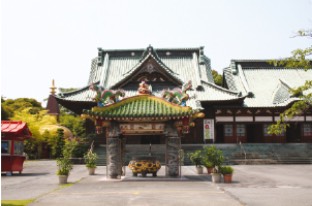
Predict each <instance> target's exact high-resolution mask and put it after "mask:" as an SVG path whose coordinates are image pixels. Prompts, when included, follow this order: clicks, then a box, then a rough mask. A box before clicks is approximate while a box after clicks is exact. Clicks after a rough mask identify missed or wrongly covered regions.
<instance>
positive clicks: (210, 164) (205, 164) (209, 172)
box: [203, 159, 213, 174]
mask: <svg viewBox="0 0 312 206" xmlns="http://www.w3.org/2000/svg"><path fill="white" fill-rule="evenodd" d="M203 163H204V166H205V167H206V168H207V173H208V174H211V173H212V170H213V164H212V163H211V162H210V161H209V160H207V159H204V160H203Z"/></svg>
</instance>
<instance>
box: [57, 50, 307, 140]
mask: <svg viewBox="0 0 312 206" xmlns="http://www.w3.org/2000/svg"><path fill="white" fill-rule="evenodd" d="M307 80H312V70H307V71H305V70H304V69H291V68H290V69H289V68H283V67H275V66H273V65H272V64H270V63H268V60H232V61H231V64H230V66H229V67H227V68H225V69H224V70H223V85H222V86H218V85H216V84H215V82H214V79H213V76H212V70H211V64H210V59H209V58H208V57H207V56H206V55H205V54H204V48H203V47H199V48H178V49H177V48H168V49H156V48H153V47H152V46H148V47H147V48H146V49H127V50H104V49H101V48H99V49H98V55H97V57H95V58H94V59H92V63H91V71H90V75H89V79H88V81H87V82H86V84H85V85H82V86H84V87H82V88H81V89H78V90H76V91H74V92H70V93H61V94H57V95H54V97H55V98H56V100H57V102H58V103H59V104H61V105H63V106H64V107H66V108H68V109H69V110H71V111H73V112H75V113H77V114H83V116H87V117H89V119H91V120H93V121H90V120H89V121H88V131H89V132H90V133H92V132H93V133H95V132H97V133H98V134H99V135H98V138H99V139H101V140H102V141H103V143H105V142H106V140H105V139H106V138H108V136H112V135H113V133H114V132H115V133H116V132H119V133H121V134H122V135H123V136H125V137H127V138H126V139H127V140H126V141H127V144H150V143H153V144H164V143H165V142H166V141H167V140H166V138H165V135H164V134H165V133H168V131H171V130H170V128H169V129H166V127H167V126H166V125H167V124H171V123H172V124H174V126H173V127H175V128H176V129H177V133H178V136H179V137H181V143H182V144H202V143H211V142H214V143H239V142H242V143H289V142H312V111H311V109H309V110H307V111H303V113H302V114H301V115H300V116H296V117H294V118H293V119H289V120H288V123H289V125H290V126H289V127H288V128H287V130H286V132H285V133H283V134H281V135H278V136H276V135H270V134H268V132H267V129H268V126H269V125H270V124H272V123H274V122H276V121H277V120H278V119H279V118H280V117H279V114H280V113H281V112H283V111H285V109H287V108H289V107H290V106H291V105H292V104H293V103H294V102H296V101H298V100H299V98H298V97H296V96H293V95H292V94H291V93H290V91H289V90H290V88H294V87H298V86H302V85H303V84H304V82H305V81H307ZM116 122H118V128H116V127H115V128H114V129H113V130H112V129H111V127H110V126H109V125H112V124H115V123H116ZM94 123H95V124H94ZM169 133H170V132H169ZM113 136H114V135H113Z"/></svg>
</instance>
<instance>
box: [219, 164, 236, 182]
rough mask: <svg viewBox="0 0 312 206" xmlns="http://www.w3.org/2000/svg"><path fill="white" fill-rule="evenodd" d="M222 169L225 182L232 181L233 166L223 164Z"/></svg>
mask: <svg viewBox="0 0 312 206" xmlns="http://www.w3.org/2000/svg"><path fill="white" fill-rule="evenodd" d="M220 171H221V173H222V175H223V180H224V183H232V176H233V172H234V169H233V167H231V166H222V167H220Z"/></svg>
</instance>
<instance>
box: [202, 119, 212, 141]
mask: <svg viewBox="0 0 312 206" xmlns="http://www.w3.org/2000/svg"><path fill="white" fill-rule="evenodd" d="M207 139H212V140H214V119H204V140H207Z"/></svg>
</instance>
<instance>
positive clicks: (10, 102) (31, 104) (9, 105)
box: [1, 97, 43, 120]
mask: <svg viewBox="0 0 312 206" xmlns="http://www.w3.org/2000/svg"><path fill="white" fill-rule="evenodd" d="M26 108H30V109H29V110H28V112H29V113H30V114H38V113H39V111H41V110H43V108H42V106H41V103H40V102H38V101H37V100H35V99H31V98H17V99H7V100H5V99H4V98H3V97H1V115H2V114H3V115H4V117H1V119H3V120H4V119H9V118H11V117H13V116H14V112H17V111H22V110H24V109H26Z"/></svg>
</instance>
